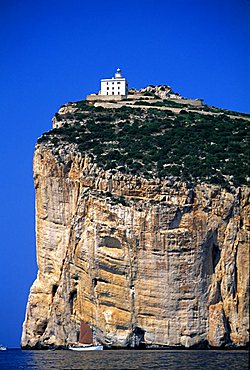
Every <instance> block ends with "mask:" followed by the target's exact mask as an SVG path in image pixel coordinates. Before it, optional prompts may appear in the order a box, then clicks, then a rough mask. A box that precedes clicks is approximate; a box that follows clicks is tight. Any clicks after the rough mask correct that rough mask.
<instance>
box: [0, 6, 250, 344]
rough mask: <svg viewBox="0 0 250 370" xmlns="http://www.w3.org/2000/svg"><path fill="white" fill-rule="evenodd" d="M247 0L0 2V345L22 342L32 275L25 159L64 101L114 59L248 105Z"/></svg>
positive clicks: (94, 82)
mask: <svg viewBox="0 0 250 370" xmlns="http://www.w3.org/2000/svg"><path fill="white" fill-rule="evenodd" d="M249 27H250V2H249V1H248V0H220V1H218V0H175V1H172V0H171V1H170V0H154V1H152V0H126V1H121V2H119V1H113V0H105V1H103V0H91V1H83V0H82V1H80V0H79V1H77V0H71V1H65V0H60V1H59V0H43V1H41V0H36V1H29V0H0V119H1V145H0V158H1V172H0V187H1V191H0V204H1V214H0V217H1V220H0V222H1V236H2V237H1V241H0V281H1V284H0V301H1V305H0V317H1V324H0V343H3V344H5V345H7V346H10V347H17V346H19V342H20V336H21V325H22V322H23V320H24V313H25V305H26V302H27V297H28V292H29V288H30V286H31V284H32V282H33V280H34V279H35V277H36V273H37V265H36V253H35V222H34V190H33V179H32V157H33V150H34V146H35V142H36V140H37V138H38V137H39V136H40V135H41V134H42V133H43V132H45V131H48V130H49V129H50V128H51V118H52V116H53V114H54V113H55V112H56V111H57V110H58V109H59V107H60V106H61V105H62V104H64V103H67V102H69V101H76V100H81V99H83V98H84V97H85V96H86V95H87V94H88V93H92V92H97V91H98V89H99V80H100V79H101V78H105V77H112V76H113V73H114V71H115V69H116V68H117V67H120V68H122V70H123V74H124V75H125V77H126V78H127V79H128V81H129V85H130V87H136V88H141V87H145V86H147V85H149V84H155V85H159V84H167V85H170V86H171V87H172V88H173V89H174V90H175V91H177V92H179V93H180V94H181V95H183V96H186V97H191V98H204V99H205V102H206V103H207V104H209V105H214V106H218V107H222V108H227V109H232V110H237V111H241V112H246V113H250V96H249V95H250V93H249V91H250V73H249V68H250V57H249V46H248V45H249V41H250V29H249Z"/></svg>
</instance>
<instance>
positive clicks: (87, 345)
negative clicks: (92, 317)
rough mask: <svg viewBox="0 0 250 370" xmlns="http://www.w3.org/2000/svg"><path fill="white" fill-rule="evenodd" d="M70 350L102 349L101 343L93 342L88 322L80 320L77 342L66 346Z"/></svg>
mask: <svg viewBox="0 0 250 370" xmlns="http://www.w3.org/2000/svg"><path fill="white" fill-rule="evenodd" d="M68 348H69V349H70V350H71V351H102V350H103V346H102V345H99V344H97V345H95V344H94V343H93V333H92V330H91V328H90V326H89V324H87V323H85V322H83V321H82V322H81V325H80V335H79V342H78V343H76V344H75V345H71V346H69V347H68Z"/></svg>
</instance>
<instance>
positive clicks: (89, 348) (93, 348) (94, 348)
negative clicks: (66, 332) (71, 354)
mask: <svg viewBox="0 0 250 370" xmlns="http://www.w3.org/2000/svg"><path fill="white" fill-rule="evenodd" d="M69 349H70V350H71V351H102V350H103V346H81V347H80V346H79V347H72V346H69Z"/></svg>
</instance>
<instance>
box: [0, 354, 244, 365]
mask: <svg viewBox="0 0 250 370" xmlns="http://www.w3.org/2000/svg"><path fill="white" fill-rule="evenodd" d="M248 355H249V353H248V351H243V350H238V351H229V350H227V351H214V350H187V351H182V350H178V351H176V350H136V351H135V350H106V351H105V350H104V351H89V352H88V351H85V352H74V351H69V350H60V351H22V350H21V349H9V350H7V351H0V369H1V370H12V369H25V370H26V369H28V370H30V369H32V370H35V369H37V370H50V369H54V370H55V369H91V370H95V369H96V370H108V369H120V370H126V369H134V370H135V369H143V370H147V369H188V370H192V369H208V370H219V369H228V370H229V369H230V370H233V369H235V370H236V369H239V370H248V369H249V358H248Z"/></svg>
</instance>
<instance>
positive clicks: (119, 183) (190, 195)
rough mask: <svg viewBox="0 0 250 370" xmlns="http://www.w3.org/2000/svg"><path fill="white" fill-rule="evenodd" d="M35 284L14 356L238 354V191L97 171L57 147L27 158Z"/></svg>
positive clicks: (241, 322) (243, 288) (242, 253)
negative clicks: (84, 335)
mask: <svg viewBox="0 0 250 370" xmlns="http://www.w3.org/2000/svg"><path fill="white" fill-rule="evenodd" d="M34 178H35V188H36V237H37V261H38V268H39V271H38V276H37V279H36V281H35V282H34V284H33V286H32V288H31V291H30V296H29V300H28V305H27V312H26V318H25V322H24V325H23V334H22V343H21V344H22V347H23V348H44V347H48V346H52V345H53V346H67V345H68V344H71V343H74V342H77V340H78V335H79V327H80V322H81V320H83V321H85V322H87V323H89V324H90V325H91V327H92V329H93V331H94V336H95V338H96V340H97V341H98V342H100V343H103V344H104V345H107V346H115V347H127V346H132V347H134V346H137V345H140V344H144V345H146V346H161V345H164V346H185V347H191V346H194V345H202V344H206V343H208V344H210V345H211V346H214V347H221V346H225V345H235V346H243V345H245V344H246V343H247V341H248V328H249V322H248V317H249V307H248V287H249V260H248V257H249V220H248V218H247V215H248V211H249V202H248V196H249V193H248V189H247V188H246V187H242V188H238V189H235V190H234V191H233V192H232V193H229V192H227V191H225V190H223V189H221V188H220V187H219V186H215V185H206V184H199V185H197V186H195V187H191V186H188V184H185V183H180V182H179V183H177V182H175V181H174V179H168V180H164V181H162V182H161V181H160V180H158V179H152V180H147V179H145V178H143V177H141V178H139V177H136V176H129V175H122V174H120V173H119V172H116V171H106V172H105V171H104V170H102V169H100V168H98V167H97V165H96V164H95V163H94V162H93V160H92V159H91V158H90V157H88V156H84V155H80V154H77V153H74V151H72V148H71V147H70V146H69V147H68V148H67V147H64V148H63V149H62V148H61V149H60V150H57V152H55V151H54V152H53V150H51V149H49V148H48V146H46V145H38V146H37V148H36V151H35V156H34Z"/></svg>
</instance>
